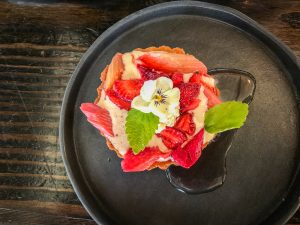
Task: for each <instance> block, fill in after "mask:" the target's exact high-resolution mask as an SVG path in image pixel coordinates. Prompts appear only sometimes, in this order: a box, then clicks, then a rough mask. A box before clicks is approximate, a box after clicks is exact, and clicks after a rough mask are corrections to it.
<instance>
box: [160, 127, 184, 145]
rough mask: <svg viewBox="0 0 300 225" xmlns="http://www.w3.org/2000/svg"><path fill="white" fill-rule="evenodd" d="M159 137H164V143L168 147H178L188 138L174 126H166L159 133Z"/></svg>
mask: <svg viewBox="0 0 300 225" xmlns="http://www.w3.org/2000/svg"><path fill="white" fill-rule="evenodd" d="M157 136H158V137H160V138H162V141H163V143H164V144H165V146H167V147H168V148H170V149H172V148H176V147H178V146H180V145H181V144H182V143H183V142H185V141H186V140H187V137H186V135H185V134H184V133H183V132H181V131H180V130H177V129H175V128H172V127H166V128H165V129H164V130H163V131H162V132H160V133H159V134H157Z"/></svg>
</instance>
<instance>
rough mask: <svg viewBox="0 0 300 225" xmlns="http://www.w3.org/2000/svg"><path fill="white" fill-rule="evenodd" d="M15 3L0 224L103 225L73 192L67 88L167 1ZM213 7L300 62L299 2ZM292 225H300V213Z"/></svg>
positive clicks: (1, 154) (6, 53) (2, 19)
mask: <svg viewBox="0 0 300 225" xmlns="http://www.w3.org/2000/svg"><path fill="white" fill-rule="evenodd" d="M9 2H10V3H8V2H5V1H4V2H0V115H1V116H0V125H1V133H0V208H1V209H0V224H95V223H94V222H93V221H92V220H91V219H90V217H89V216H88V214H87V212H86V211H85V210H84V209H83V207H82V206H81V204H80V202H79V200H78V198H77V197H76V195H75V193H74V191H73V189H72V187H71V184H70V182H69V180H68V177H67V176H66V172H65V169H64V165H63V162H62V158H61V153H60V150H59V146H58V122H59V112H60V106H61V102H62V97H63V94H64V90H65V88H66V85H67V82H68V80H69V78H70V76H71V74H72V72H73V70H74V68H75V66H76V64H77V63H78V61H79V59H80V57H81V56H82V54H83V53H84V52H85V51H86V49H87V48H88V47H89V46H90V45H91V44H92V43H93V41H94V40H95V39H96V38H97V37H98V36H99V35H100V34H101V33H102V32H103V31H104V30H105V29H106V28H108V27H109V26H110V25H112V24H113V23H115V22H116V21H117V20H119V19H121V18H123V17H125V16H126V15H128V14H130V13H132V12H134V11H136V10H139V9H141V8H144V7H146V6H150V5H153V4H155V3H158V2H163V1H157V0H149V1H136V0H126V1H125V0H117V1H112V0H110V1H103V3H100V2H101V1H99V3H97V4H95V3H94V4H92V3H90V2H87V1H85V4H80V2H79V1H74V3H59V4H58V3H54V2H55V1H51V0H48V1H42V3H40V4H35V3H32V1H31V3H14V2H18V1H13V0H11V1H9ZM63 2H67V1H63ZM209 2H213V3H218V4H223V5H227V6H230V7H232V8H235V9H238V10H240V11H242V12H243V13H245V14H247V15H248V16H250V17H252V18H253V19H255V20H256V21H258V22H259V23H261V24H262V25H264V26H265V27H266V28H267V29H268V30H269V31H271V32H273V33H274V34H275V35H276V36H277V37H279V38H280V39H281V40H282V41H283V42H285V43H286V44H287V45H288V46H289V47H290V48H291V49H292V50H293V51H294V52H295V54H296V55H298V56H300V1H299V0H268V1H267V0H265V1H260V0H244V1H242V0H231V1H230V0H228V1H225V0H212V1H209ZM289 224H298V225H299V224H300V212H299V211H298V212H297V213H296V215H295V216H294V217H293V218H292V219H291V220H290V221H289Z"/></svg>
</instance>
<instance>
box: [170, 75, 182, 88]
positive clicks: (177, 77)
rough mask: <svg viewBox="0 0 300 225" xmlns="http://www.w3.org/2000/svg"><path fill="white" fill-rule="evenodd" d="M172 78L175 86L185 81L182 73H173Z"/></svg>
mask: <svg viewBox="0 0 300 225" xmlns="http://www.w3.org/2000/svg"><path fill="white" fill-rule="evenodd" d="M171 79H172V81H173V85H174V86H175V87H177V86H178V85H180V84H181V83H182V82H183V74H182V73H177V72H176V73H173V74H172V75H171Z"/></svg>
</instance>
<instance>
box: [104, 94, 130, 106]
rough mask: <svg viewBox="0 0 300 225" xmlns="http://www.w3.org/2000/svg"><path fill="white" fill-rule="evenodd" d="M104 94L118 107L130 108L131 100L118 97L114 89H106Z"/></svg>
mask: <svg viewBox="0 0 300 225" xmlns="http://www.w3.org/2000/svg"><path fill="white" fill-rule="evenodd" d="M106 95H107V96H108V97H109V99H110V100H111V101H112V102H113V103H114V104H116V105H117V106H118V107H119V108H120V109H126V110H127V111H128V110H130V108H131V102H130V101H126V100H123V99H122V98H120V97H119V95H118V94H117V92H115V91H114V90H108V91H106Z"/></svg>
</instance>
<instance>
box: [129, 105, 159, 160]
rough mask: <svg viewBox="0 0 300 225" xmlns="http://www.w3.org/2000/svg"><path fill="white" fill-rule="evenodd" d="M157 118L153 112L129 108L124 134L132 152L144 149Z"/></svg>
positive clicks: (151, 134)
mask: <svg viewBox="0 0 300 225" xmlns="http://www.w3.org/2000/svg"><path fill="white" fill-rule="evenodd" d="M158 123H159V118H158V117H157V116H155V115H154V114H153V113H143V112H141V111H139V110H137V109H131V110H130V111H129V112H128V115H127V117H126V124H125V126H126V129H125V131H126V134H127V139H128V142H129V144H130V146H131V148H132V151H133V153H134V154H136V155H137V154H138V153H139V152H141V151H142V150H144V148H145V146H146V145H147V144H148V142H149V141H150V140H151V138H152V136H153V135H154V134H155V131H156V129H157V128H158Z"/></svg>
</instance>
